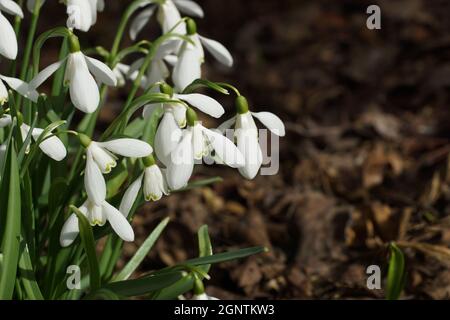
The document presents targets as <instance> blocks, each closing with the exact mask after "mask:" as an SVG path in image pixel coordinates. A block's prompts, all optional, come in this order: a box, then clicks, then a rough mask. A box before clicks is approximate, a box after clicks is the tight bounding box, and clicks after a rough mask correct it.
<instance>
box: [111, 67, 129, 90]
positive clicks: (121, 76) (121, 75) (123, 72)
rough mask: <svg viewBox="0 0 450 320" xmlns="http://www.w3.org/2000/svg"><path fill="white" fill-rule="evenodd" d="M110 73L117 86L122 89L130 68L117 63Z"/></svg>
mask: <svg viewBox="0 0 450 320" xmlns="http://www.w3.org/2000/svg"><path fill="white" fill-rule="evenodd" d="M112 71H113V73H114V75H115V76H116V79H117V86H118V87H123V86H124V85H125V83H126V78H127V76H128V73H129V71H130V66H128V65H126V64H123V63H118V64H116V66H115V67H114V68H113V70H112Z"/></svg>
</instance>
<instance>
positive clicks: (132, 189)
mask: <svg viewBox="0 0 450 320" xmlns="http://www.w3.org/2000/svg"><path fill="white" fill-rule="evenodd" d="M144 165H145V169H144V172H143V173H142V174H141V175H140V176H139V178H137V179H136V180H135V181H134V182H133V183H132V184H131V185H130V186H129V187H128V189H127V191H125V194H124V196H123V198H122V202H121V203H120V207H119V211H120V212H122V213H123V214H124V215H125V216H128V214H129V213H130V210H131V208H132V207H133V204H134V202H135V201H136V198H137V195H138V193H139V190H141V187H142V181H143V182H144V187H143V192H144V199H145V201H158V200H160V199H161V198H162V196H163V194H164V195H168V194H169V189H168V187H167V182H166V179H165V177H164V175H163V173H162V171H161V169H160V168H159V167H158V165H157V164H156V161H155V159H154V158H153V156H151V155H150V156H148V157H146V158H144Z"/></svg>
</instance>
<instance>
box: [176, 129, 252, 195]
mask: <svg viewBox="0 0 450 320" xmlns="http://www.w3.org/2000/svg"><path fill="white" fill-rule="evenodd" d="M188 122H191V121H188ZM211 150H214V151H215V153H216V155H217V157H218V158H220V159H221V160H222V161H223V163H225V164H226V165H228V166H230V167H232V168H239V167H242V166H244V164H245V161H244V157H243V156H242V154H241V152H240V151H239V150H238V149H237V148H236V146H235V145H234V144H233V142H232V141H230V140H229V139H227V138H226V137H224V136H223V135H221V134H219V133H217V132H214V131H212V130H209V129H207V128H205V127H203V126H202V125H201V124H200V123H199V122H195V124H193V125H192V126H191V125H189V126H188V128H187V129H185V130H183V133H182V137H181V139H180V141H179V142H178V144H177V145H176V147H175V148H174V149H173V151H172V153H171V156H170V162H169V163H168V164H167V182H168V184H169V187H170V188H171V189H172V190H177V189H180V188H183V187H184V186H185V185H186V184H187V183H188V181H189V178H190V177H191V175H192V171H193V169H194V162H195V160H201V159H202V157H203V156H205V155H207V154H209V153H210V151H211Z"/></svg>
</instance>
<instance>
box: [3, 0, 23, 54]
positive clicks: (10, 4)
mask: <svg viewBox="0 0 450 320" xmlns="http://www.w3.org/2000/svg"><path fill="white" fill-rule="evenodd" d="M3 11H4V12H6V13H9V14H12V15H15V16H18V17H20V18H23V12H22V9H21V8H20V6H19V5H18V4H17V3H15V2H14V1H12V0H0V55H2V56H4V57H5V58H7V59H10V60H14V59H16V57H17V37H16V33H15V32H14V28H13V27H12V25H11V23H9V21H8V19H6V18H5V16H4V15H3V14H2V12H3Z"/></svg>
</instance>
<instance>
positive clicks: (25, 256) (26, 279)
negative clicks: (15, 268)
mask: <svg viewBox="0 0 450 320" xmlns="http://www.w3.org/2000/svg"><path fill="white" fill-rule="evenodd" d="M20 252H21V254H20V259H19V270H20V279H21V281H22V286H23V288H24V292H25V294H26V295H27V299H31V300H43V299H44V297H43V296H42V293H41V290H40V288H39V285H38V283H37V282H36V276H35V271H34V268H33V264H32V262H31V258H30V252H29V250H28V246H27V244H26V243H25V241H22V243H21V249H20Z"/></svg>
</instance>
